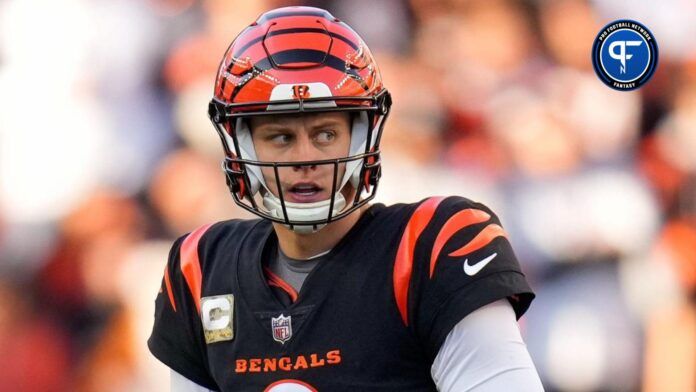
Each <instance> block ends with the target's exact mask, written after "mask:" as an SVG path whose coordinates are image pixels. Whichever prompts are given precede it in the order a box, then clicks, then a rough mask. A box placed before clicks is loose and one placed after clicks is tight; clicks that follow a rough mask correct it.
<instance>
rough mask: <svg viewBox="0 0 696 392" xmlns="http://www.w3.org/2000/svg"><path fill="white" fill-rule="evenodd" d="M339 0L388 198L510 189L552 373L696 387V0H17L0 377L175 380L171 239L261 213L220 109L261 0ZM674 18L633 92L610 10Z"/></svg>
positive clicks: (647, 19)
mask: <svg viewBox="0 0 696 392" xmlns="http://www.w3.org/2000/svg"><path fill="white" fill-rule="evenodd" d="M298 4H304V5H313V6H319V7H323V8H326V9H328V10H330V11H331V12H332V13H333V14H334V15H335V16H337V17H339V18H341V19H342V20H344V21H346V22H348V23H349V24H350V25H351V26H353V27H354V28H355V29H356V30H357V31H358V32H359V33H360V34H361V35H362V37H363V38H364V39H365V41H366V42H367V44H368V45H369V46H370V48H371V49H372V51H373V53H374V54H375V56H376V58H377V60H378V63H379V64H380V66H381V68H382V74H383V77H384V79H385V83H386V85H387V87H388V88H389V89H390V90H391V91H392V94H393V95H394V101H395V103H394V107H393V112H392V115H391V117H390V121H389V123H388V124H387V127H386V134H385V136H384V139H383V143H382V145H383V152H384V154H383V166H384V168H383V173H384V175H383V179H382V182H381V185H380V189H379V192H378V200H379V201H381V202H384V203H393V202H397V201H407V202H411V201H417V200H420V199H422V198H423V197H426V196H430V195H463V196H466V197H469V198H471V199H474V200H478V201H481V202H484V203H486V204H488V205H489V206H491V207H492V208H493V209H494V211H496V212H498V214H499V215H500V217H501V219H502V222H503V225H504V226H505V227H506V229H507V231H508V232H509V234H510V238H511V241H512V242H513V245H514V247H515V249H516V251H517V253H518V257H519V259H520V261H521V263H522V267H523V269H524V271H525V272H526V273H527V276H528V278H529V279H530V281H531V283H532V286H533V287H534V288H535V290H536V292H537V296H538V297H537V299H536V301H535V302H534V303H533V305H532V307H531V309H530V311H529V312H528V313H527V315H526V316H525V317H524V318H523V319H522V321H521V324H522V328H523V334H524V336H525V340H526V342H527V345H528V347H529V350H530V352H531V354H532V357H533V358H534V361H535V363H536V365H537V368H538V370H539V372H540V375H541V377H542V380H543V383H544V385H545V386H546V388H547V390H550V391H553V390H558V391H610V390H611V391H635V390H645V391H696V2H694V1H684V0H667V1H661V2H659V3H658V2H654V1H647V0H639V1H631V2H627V1H620V0H610V1H599V0H597V1H585V0H558V1H551V0H536V1H517V0H379V1H375V0H353V1H338V0H335V1H320V0H317V1H307V2H299V1H272V0H264V1H261V0H255V1H242V0H62V1H52V0H0V390H7V391H166V390H168V388H169V385H168V370H167V369H166V368H165V367H164V366H163V365H161V364H160V363H159V362H157V361H156V360H155V359H154V358H153V357H152V356H151V355H149V353H148V351H147V348H146V345H145V341H146V339H147V337H148V336H149V333H150V329H151V326H152V321H153V312H154V298H155V296H156V294H157V291H158V289H159V287H160V282H161V278H162V270H163V268H164V264H165V262H166V258H167V252H168V250H169V246H170V244H171V242H172V240H173V239H174V238H176V237H177V236H179V235H182V234H184V233H186V232H188V231H191V230H192V229H194V228H196V227H198V226H199V225H201V224H204V223H208V222H211V221H217V220H223V219H229V218H233V217H245V216H247V215H245V213H243V211H241V210H240V209H238V208H237V207H236V206H234V203H233V202H232V199H231V197H230V196H229V194H228V191H227V188H226V186H225V182H224V178H223V175H222V173H221V170H220V169H219V161H220V159H221V158H222V149H221V148H220V146H219V145H218V143H219V142H218V139H217V136H216V135H215V133H214V130H213V128H212V125H210V123H209V121H208V119H207V115H206V110H207V102H208V100H209V99H210V98H211V94H212V89H213V81H214V75H215V70H216V68H217V65H218V62H219V60H220V58H221V56H222V54H223V53H224V51H225V49H226V47H227V45H228V44H229V43H230V42H231V40H232V39H233V38H234V37H235V36H236V34H237V33H238V32H239V31H240V30H241V29H242V28H243V27H244V26H246V25H247V24H249V23H251V22H252V21H253V20H254V19H255V18H256V17H257V16H258V15H259V14H261V13H262V12H264V11H266V10H268V9H271V8H274V7H278V6H285V5H298ZM619 18H630V19H635V20H638V21H640V22H642V23H643V24H645V25H647V26H648V28H650V29H651V31H652V32H653V34H654V36H655V37H656V39H657V42H658V45H659V50H660V58H659V65H658V69H657V72H656V74H655V75H654V77H653V79H652V80H651V81H650V82H649V83H648V84H647V85H646V86H644V87H643V88H642V89H640V90H638V91H633V92H617V91H613V90H611V89H610V88H608V87H607V86H605V85H604V84H602V82H600V80H599V79H598V78H597V77H596V76H595V74H594V72H593V69H592V66H591V61H590V50H591V45H592V42H593V40H594V37H595V35H596V33H597V32H598V31H599V30H600V28H602V27H603V26H604V25H605V24H607V23H609V22H611V21H613V20H615V19H619Z"/></svg>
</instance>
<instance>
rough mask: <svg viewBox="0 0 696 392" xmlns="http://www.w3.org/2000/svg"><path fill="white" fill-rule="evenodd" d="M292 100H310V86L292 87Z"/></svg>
mask: <svg viewBox="0 0 696 392" xmlns="http://www.w3.org/2000/svg"><path fill="white" fill-rule="evenodd" d="M292 98H293V99H307V98H309V86H307V85H305V84H299V85H295V86H292Z"/></svg>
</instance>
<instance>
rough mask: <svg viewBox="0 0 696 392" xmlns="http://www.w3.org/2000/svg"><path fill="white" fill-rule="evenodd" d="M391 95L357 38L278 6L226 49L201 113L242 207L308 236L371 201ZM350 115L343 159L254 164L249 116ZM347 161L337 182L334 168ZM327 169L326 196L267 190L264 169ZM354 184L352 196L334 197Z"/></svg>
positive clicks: (302, 11)
mask: <svg viewBox="0 0 696 392" xmlns="http://www.w3.org/2000/svg"><path fill="white" fill-rule="evenodd" d="M390 106H391V97H390V95H389V92H388V91H387V90H386V89H385V88H384V86H383V85H382V78H381V75H380V72H379V68H378V67H377V64H376V63H375V60H374V58H373V57H372V54H371V53H370V50H369V49H368V47H367V46H366V45H365V43H364V42H363V40H362V39H361V38H360V36H358V34H357V33H356V32H355V31H353V30H352V29H351V28H350V27H349V26H348V25H347V24H345V23H343V22H341V21H340V20H338V19H337V18H335V17H333V16H332V15H331V14H330V13H329V12H328V11H325V10H322V9H319V8H313V7H285V8H279V9H275V10H272V11H269V12H266V13H264V14H262V15H261V16H260V17H259V18H258V19H257V20H256V21H255V22H254V23H252V24H251V25H250V26H248V27H246V28H245V29H244V30H243V31H242V32H241V33H240V34H239V35H238V36H237V38H236V39H235V40H234V41H233V42H232V44H231V45H230V47H229V48H228V49H227V52H226V53H225V55H224V57H223V59H222V62H221V63H220V67H219V70H218V73H217V78H216V81H215V92H214V97H213V99H212V100H211V102H210V105H209V110H208V112H209V113H208V114H209V117H210V119H211V121H212V122H213V124H214V125H215V129H216V130H217V132H218V135H219V136H220V139H221V141H222V145H223V148H224V151H225V159H224V161H223V164H222V167H223V171H224V172H225V174H226V177H227V185H228V187H229V188H230V192H231V193H232V197H233V198H234V201H235V202H236V203H237V204H238V205H240V206H241V207H242V208H244V209H246V210H248V211H250V212H252V213H254V214H256V215H259V216H261V217H263V218H266V219H270V220H272V221H274V222H281V223H284V224H286V225H288V226H290V227H291V228H292V229H294V230H296V231H301V232H311V231H316V230H318V229H319V228H321V227H323V226H324V225H325V224H327V223H329V222H331V221H334V220H337V219H340V218H342V217H345V216H347V215H348V214H350V213H351V212H353V211H355V210H356V209H358V208H359V207H360V206H362V205H364V204H365V203H367V202H368V201H369V200H371V199H372V198H374V196H375V192H376V189H377V184H378V181H379V177H380V159H379V155H380V150H379V141H380V137H381V133H382V129H383V127H384V123H385V120H386V118H387V116H388V114H389V109H390ZM328 111H348V112H351V114H352V131H351V144H350V151H349V154H348V156H345V157H341V158H338V159H329V160H315V161H302V162H272V161H271V162H269V161H259V160H257V159H256V154H255V151H254V145H253V143H252V141H251V131H250V129H249V124H248V119H249V117H252V116H261V115H263V116H267V115H274V114H278V115H280V114H284V115H287V114H294V113H310V112H311V113H315V112H328ZM342 164H344V165H345V169H346V170H345V173H344V174H343V176H342V178H339V177H340V176H341V175H340V174H339V171H338V167H339V165H342ZM305 165H307V166H314V165H333V166H334V169H333V173H334V178H333V182H332V184H333V188H332V191H331V198H330V199H329V200H324V201H320V202H316V203H290V202H287V201H286V200H285V198H284V196H283V191H282V189H280V188H281V187H280V183H279V182H278V183H277V185H278V187H277V188H278V191H277V192H278V193H279V194H278V195H275V194H273V193H272V192H271V191H270V190H269V189H268V187H267V186H266V183H265V179H264V177H263V175H262V174H261V168H262V167H272V168H273V170H274V171H275V177H276V181H278V178H279V174H278V169H279V168H281V167H286V166H294V167H296V166H305ZM348 185H349V186H353V187H354V188H355V197H354V199H353V200H350V201H346V200H345V199H344V197H343V196H342V194H341V189H342V188H343V187H344V186H348Z"/></svg>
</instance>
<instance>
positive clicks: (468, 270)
mask: <svg viewBox="0 0 696 392" xmlns="http://www.w3.org/2000/svg"><path fill="white" fill-rule="evenodd" d="M495 256H498V254H497V253H493V254H492V255H490V256H488V257H486V258H485V259H483V260H481V261H479V262H478V263H476V264H474V265H470V264H469V259H466V260H464V273H465V274H467V275H469V276H474V275H476V274H478V272H479V271H481V270H482V269H483V267H485V266H486V265H487V264H488V263H490V262H491V260H493V259H495Z"/></svg>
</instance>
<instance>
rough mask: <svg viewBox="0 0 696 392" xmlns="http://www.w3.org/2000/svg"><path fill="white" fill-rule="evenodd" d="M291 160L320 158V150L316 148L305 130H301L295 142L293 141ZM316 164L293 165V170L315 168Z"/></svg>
mask: <svg viewBox="0 0 696 392" xmlns="http://www.w3.org/2000/svg"><path fill="white" fill-rule="evenodd" d="M293 150H294V154H293V161H297V162H303V161H315V160H319V159H321V157H320V156H319V154H320V151H319V150H318V149H317V148H316V146H315V145H314V143H312V139H311V138H310V137H309V135H308V134H307V133H306V132H302V133H301V134H300V135H299V136H298V137H297V143H295V148H294V149H293ZM316 169H317V166H316V165H297V166H293V170H294V171H301V170H304V171H309V170H316Z"/></svg>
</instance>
